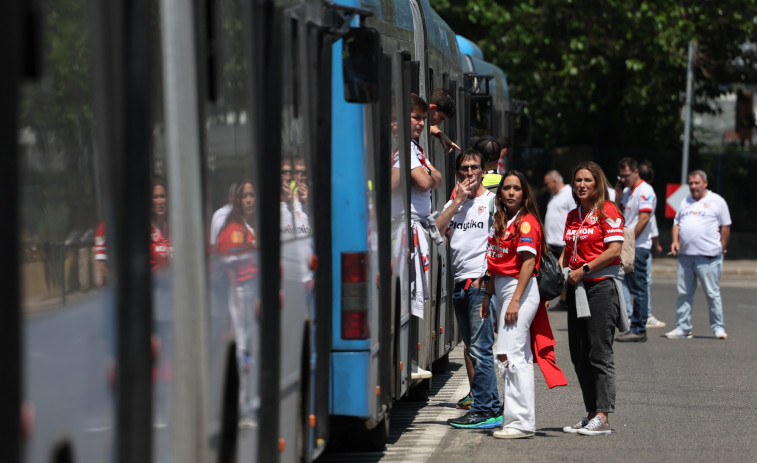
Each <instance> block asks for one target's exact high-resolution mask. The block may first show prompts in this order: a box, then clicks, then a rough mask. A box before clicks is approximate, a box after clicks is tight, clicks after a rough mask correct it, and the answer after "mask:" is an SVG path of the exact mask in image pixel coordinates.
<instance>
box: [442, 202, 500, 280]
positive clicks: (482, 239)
mask: <svg viewBox="0 0 757 463" xmlns="http://www.w3.org/2000/svg"><path fill="white" fill-rule="evenodd" d="M493 196H494V193H492V192H491V191H489V190H486V193H484V194H482V195H481V196H478V197H476V198H475V199H470V198H466V199H465V201H463V203H462V204H461V205H460V209H458V210H457V213H456V214H455V215H454V216H452V220H451V221H450V223H449V247H450V255H451V256H452V274H453V275H454V278H455V282H459V281H465V280H467V279H468V278H479V277H480V276H482V275H483V274H484V272H486V246H487V242H488V239H489V201H490V199H491V198H492V197H493ZM451 204H452V201H447V204H445V205H444V210H447V208H448V207H450V205H451Z"/></svg>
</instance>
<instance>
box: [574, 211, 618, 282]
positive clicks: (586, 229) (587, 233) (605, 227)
mask: <svg viewBox="0 0 757 463" xmlns="http://www.w3.org/2000/svg"><path fill="white" fill-rule="evenodd" d="M624 223H625V222H624V219H623V215H622V214H621V213H620V211H619V210H618V208H617V207H615V205H614V204H613V203H611V202H610V201H607V202H605V204H604V214H603V213H602V212H601V211H598V210H596V209H594V210H591V211H588V212H586V211H582V210H581V208H580V207H578V208H576V209H573V210H572V211H570V212H569V213H568V218H567V220H566V222H565V233H564V236H563V237H564V239H565V257H566V259H567V261H568V266H569V267H570V268H571V269H577V268H579V267H581V266H583V264H587V263H588V264H589V265H591V261H593V260H594V259H596V258H597V257H599V255H600V254H602V253H603V252H604V251H605V249H607V246H608V245H609V244H610V243H612V242H614V241H620V242H621V243H622V242H623V224H624ZM619 264H620V258H618V259H615V260H613V261H612V262H610V263H609V264H608V265H619ZM586 280H587V281H593V280H596V279H595V278H586Z"/></svg>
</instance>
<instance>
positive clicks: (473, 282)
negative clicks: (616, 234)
mask: <svg viewBox="0 0 757 463" xmlns="http://www.w3.org/2000/svg"><path fill="white" fill-rule="evenodd" d="M483 166H484V157H483V156H482V155H481V153H480V152H478V151H476V150H475V149H467V150H465V151H464V152H463V153H462V154H460V155H458V156H457V159H456V161H455V170H456V172H457V180H458V183H457V187H456V188H455V190H456V191H455V198H454V199H452V200H450V201H448V202H447V204H445V206H444V211H443V212H442V213H441V215H439V217H437V218H436V226H437V227H438V228H439V231H440V232H441V233H442V234H445V235H447V237H448V238H449V248H450V255H451V257H452V274H453V277H454V279H455V286H454V291H453V293H452V302H453V303H454V305H455V318H456V319H457V324H458V325H459V327H460V334H461V335H462V337H463V343H464V344H465V347H466V351H467V354H468V357H470V359H471V363H472V366H473V375H472V379H471V391H470V394H469V396H466V398H468V397H471V398H472V403H471V405H470V411H468V412H467V413H466V414H465V415H463V416H461V417H459V418H453V419H449V420H447V423H449V424H450V425H451V426H453V427H456V428H471V429H487V428H495V427H500V426H502V414H501V412H500V408H501V407H502V403H501V402H500V400H499V392H498V390H497V376H496V375H495V373H494V356H493V355H492V347H493V346H494V317H493V315H492V314H491V313H490V314H489V316H488V317H486V318H481V317H480V316H479V308H480V307H481V303H482V302H483V300H484V296H485V288H486V282H487V281H488V278H489V275H488V274H487V273H486V247H487V242H488V238H489V229H490V227H491V224H490V220H489V202H490V201H491V199H492V198H493V197H494V194H493V193H492V192H490V191H489V190H487V189H486V188H485V187H484V186H483V184H482V183H481V182H482V181H483V178H484V167H483ZM466 363H467V359H466ZM469 378H470V376H469ZM464 400H465V399H464Z"/></svg>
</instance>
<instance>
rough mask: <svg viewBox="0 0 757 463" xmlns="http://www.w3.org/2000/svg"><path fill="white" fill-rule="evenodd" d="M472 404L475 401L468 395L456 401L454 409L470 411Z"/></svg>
mask: <svg viewBox="0 0 757 463" xmlns="http://www.w3.org/2000/svg"><path fill="white" fill-rule="evenodd" d="M474 402H475V400H474V399H473V396H472V395H470V394H468V395H466V396H465V397H463V398H462V399H460V400H458V401H457V405H455V408H460V409H462V410H470V408H471V406H472V405H473V403H474Z"/></svg>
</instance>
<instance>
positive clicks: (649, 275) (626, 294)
mask: <svg viewBox="0 0 757 463" xmlns="http://www.w3.org/2000/svg"><path fill="white" fill-rule="evenodd" d="M651 287H652V253H651V252H650V253H649V257H647V294H649V304H648V305H647V307H648V308H647V318H650V317H652V291H651ZM623 299H625V301H626V314H627V315H628V319H629V320H630V319H631V315H632V314H633V305H632V304H631V292H630V291H629V290H628V284H626V281H625V279H624V280H623Z"/></svg>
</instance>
